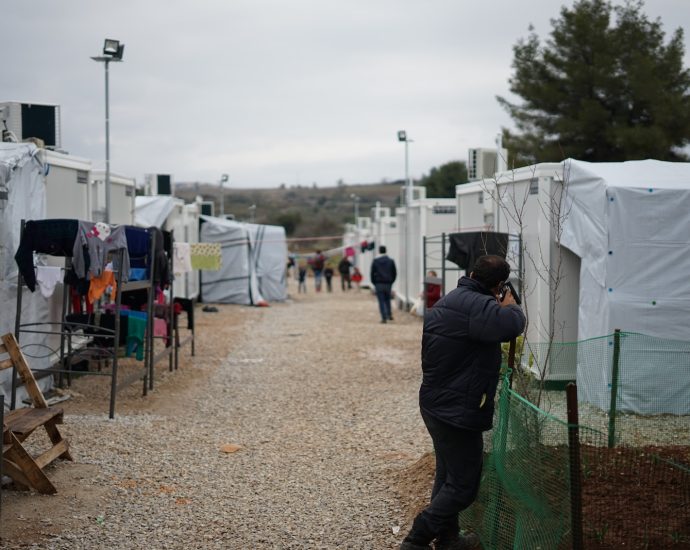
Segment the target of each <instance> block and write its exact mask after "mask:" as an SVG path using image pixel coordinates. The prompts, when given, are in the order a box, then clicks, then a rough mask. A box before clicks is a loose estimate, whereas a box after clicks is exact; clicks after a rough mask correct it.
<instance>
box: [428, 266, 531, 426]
mask: <svg viewBox="0 0 690 550" xmlns="http://www.w3.org/2000/svg"><path fill="white" fill-rule="evenodd" d="M524 328H525V316H524V314H523V313H522V310H521V309H520V308H519V307H518V306H506V307H501V306H500V305H499V303H498V302H497V301H496V298H495V297H494V295H493V294H492V293H491V291H489V290H488V289H486V288H485V287H484V286H483V285H482V284H481V283H479V282H478V281H476V280H474V279H470V278H469V277H462V278H461V279H460V281H459V282H458V288H456V289H455V290H453V291H452V292H450V293H448V294H447V295H446V296H444V297H443V298H441V299H440V300H439V301H438V302H436V304H435V305H434V307H433V308H431V309H428V310H427V312H426V315H425V318H424V335H423V337H422V371H423V380H422V386H421V388H420V390H419V404H420V407H421V408H422V410H423V411H424V412H426V413H427V414H430V415H431V416H433V417H435V418H437V419H439V420H441V421H443V422H446V423H448V424H451V425H453V426H457V427H460V428H465V429H469V430H476V431H486V430H489V429H491V425H492V421H493V412H494V397H495V395H496V387H497V386H498V375H499V370H500V367H501V345H500V343H501V342H506V341H508V340H511V339H513V338H515V337H517V336H518V335H519V334H520V333H522V331H523V330H524Z"/></svg>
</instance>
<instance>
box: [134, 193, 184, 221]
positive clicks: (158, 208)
mask: <svg viewBox="0 0 690 550" xmlns="http://www.w3.org/2000/svg"><path fill="white" fill-rule="evenodd" d="M175 200H176V199H175V198H174V197H171V196H169V195H156V196H153V197H135V198H134V225H138V226H139V227H160V228H162V227H163V225H164V224H165V220H167V219H168V216H169V215H170V213H171V212H172V211H173V209H174V208H175ZM178 200H179V199H178Z"/></svg>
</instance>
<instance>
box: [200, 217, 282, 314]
mask: <svg viewBox="0 0 690 550" xmlns="http://www.w3.org/2000/svg"><path fill="white" fill-rule="evenodd" d="M201 219H202V220H203V221H204V223H202V224H201V231H200V235H199V240H200V241H201V242H202V243H220V245H221V254H222V260H221V267H220V270H219V271H202V272H201V273H202V275H201V299H202V300H203V301H204V302H215V303H226V304H245V305H263V304H265V303H266V301H267V300H270V301H279V300H284V299H285V298H286V297H287V289H286V287H285V285H286V281H285V276H284V273H285V268H286V265H287V245H286V243H285V231H284V228H282V227H276V226H262V225H255V224H245V223H240V222H236V221H232V220H224V219H222V218H214V217H210V216H201ZM271 241H275V242H271ZM279 269H280V270H281V273H280V274H278V270H279ZM260 278H261V279H260ZM260 282H261V287H260V286H259V283H260ZM281 287H282V288H281Z"/></svg>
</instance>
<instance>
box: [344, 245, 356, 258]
mask: <svg viewBox="0 0 690 550" xmlns="http://www.w3.org/2000/svg"><path fill="white" fill-rule="evenodd" d="M345 256H346V257H347V258H354V256H355V248H354V247H353V246H348V247H346V248H345Z"/></svg>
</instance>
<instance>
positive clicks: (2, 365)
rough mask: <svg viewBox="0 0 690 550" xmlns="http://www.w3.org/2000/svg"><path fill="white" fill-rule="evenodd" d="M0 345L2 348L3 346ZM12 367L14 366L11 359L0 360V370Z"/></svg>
mask: <svg viewBox="0 0 690 550" xmlns="http://www.w3.org/2000/svg"><path fill="white" fill-rule="evenodd" d="M2 347H3V348H4V347H5V346H2ZM12 367H14V363H13V362H12V359H5V360H3V361H0V370H5V369H11V368H12Z"/></svg>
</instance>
